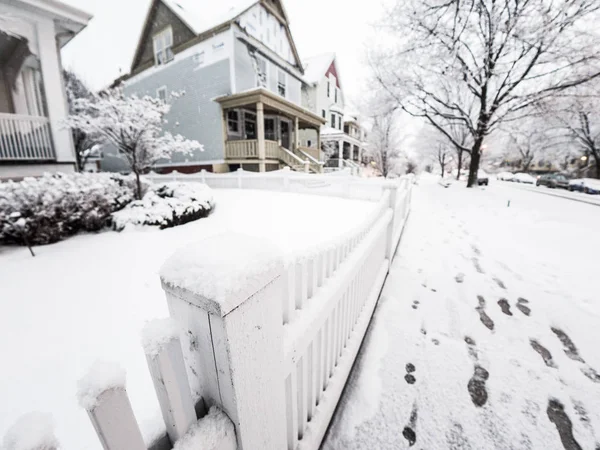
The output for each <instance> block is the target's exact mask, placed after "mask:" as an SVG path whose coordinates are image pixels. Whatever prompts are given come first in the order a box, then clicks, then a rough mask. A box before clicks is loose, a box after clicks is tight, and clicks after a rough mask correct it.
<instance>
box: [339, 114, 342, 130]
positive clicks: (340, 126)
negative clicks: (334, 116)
mask: <svg viewBox="0 0 600 450" xmlns="http://www.w3.org/2000/svg"><path fill="white" fill-rule="evenodd" d="M338 128H339V129H340V130H341V129H342V116H338Z"/></svg>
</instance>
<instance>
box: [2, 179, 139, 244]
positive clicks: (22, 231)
mask: <svg viewBox="0 0 600 450" xmlns="http://www.w3.org/2000/svg"><path fill="white" fill-rule="evenodd" d="M133 188H134V180H133V178H131V177H124V176H121V175H117V174H108V173H96V174H93V173H73V174H54V175H50V174H46V175H44V176H42V177H39V178H25V179H24V180H23V181H19V182H13V181H9V182H7V183H0V244H2V243H5V244H21V245H23V244H27V243H29V245H43V244H50V243H53V242H57V241H60V240H61V239H64V238H65V237H67V236H71V235H73V234H75V233H77V232H79V231H88V232H89V231H98V230H100V229H102V228H103V227H105V226H106V225H107V224H109V223H110V215H111V214H112V213H113V212H115V211H118V210H119V209H121V208H123V207H125V205H127V204H128V203H129V202H131V201H132V200H133V192H134V191H133Z"/></svg>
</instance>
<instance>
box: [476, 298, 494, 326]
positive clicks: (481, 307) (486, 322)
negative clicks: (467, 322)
mask: <svg viewBox="0 0 600 450" xmlns="http://www.w3.org/2000/svg"><path fill="white" fill-rule="evenodd" d="M477 300H478V301H479V306H477V307H476V308H475V310H476V311H477V312H478V313H479V319H480V320H481V323H483V324H484V325H485V326H486V327H487V328H488V329H489V330H490V331H494V321H493V320H492V319H491V318H490V316H488V315H487V313H486V312H485V298H483V296H482V295H478V296H477Z"/></svg>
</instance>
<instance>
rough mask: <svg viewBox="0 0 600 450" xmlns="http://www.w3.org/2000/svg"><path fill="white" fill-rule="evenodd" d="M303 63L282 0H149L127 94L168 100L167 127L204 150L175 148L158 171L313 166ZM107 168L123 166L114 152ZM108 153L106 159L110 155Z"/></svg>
mask: <svg viewBox="0 0 600 450" xmlns="http://www.w3.org/2000/svg"><path fill="white" fill-rule="evenodd" d="M303 77H304V69H303V66H302V62H301V60H300V57H299V55H298V52H297V50H296V46H295V44H294V40H293V38H292V35H291V32H290V28H289V20H288V16H287V13H286V11H285V9H284V6H283V3H282V2H281V1H280V0H220V1H218V2H214V1H212V0H153V1H152V2H151V4H150V7H149V9H148V12H147V15H146V20H145V24H144V26H143V29H142V32H141V35H140V37H139V41H138V44H137V49H136V52H135V56H134V58H133V62H132V65H131V73H130V75H129V76H127V77H126V79H125V80H124V84H123V85H124V90H125V93H126V94H136V95H151V96H155V97H159V98H161V99H163V100H164V101H166V102H170V101H172V99H171V93H172V92H175V91H183V92H184V95H183V96H181V97H179V98H178V99H177V100H176V101H173V106H172V108H171V111H170V113H169V115H168V124H167V125H166V128H167V129H168V130H169V131H172V132H176V133H179V134H181V135H183V136H185V137H187V138H189V139H195V140H197V141H198V142H200V143H201V144H203V146H204V151H203V152H196V153H194V154H192V155H183V154H174V155H173V156H172V157H171V158H170V159H169V160H164V161H161V162H160V163H159V164H157V165H156V167H155V170H156V171H159V172H171V171H173V170H177V171H179V172H183V173H191V172H197V171H199V170H202V169H204V170H207V171H212V172H227V171H233V170H236V169H238V168H243V169H245V170H250V171H260V172H264V171H272V170H277V169H280V168H282V167H286V166H288V167H291V168H292V169H295V170H304V171H306V170H310V171H312V172H318V171H320V170H321V169H322V164H321V163H320V144H319V145H316V146H314V147H305V146H302V145H301V142H300V136H301V133H302V132H305V131H307V130H311V131H312V133H313V136H315V137H314V139H315V140H316V141H318V140H319V139H320V130H321V126H322V125H323V124H324V123H325V119H323V118H322V117H321V116H320V115H318V114H316V113H314V112H313V111H310V110H308V109H307V108H305V107H303V106H302V85H303ZM110 152H111V150H107V151H105V157H104V159H103V162H102V167H103V169H104V170H125V167H124V163H123V161H122V160H120V158H119V157H118V154H116V153H117V151H116V149H114V150H112V152H113V155H112V157H111V155H110ZM107 153H108V155H107Z"/></svg>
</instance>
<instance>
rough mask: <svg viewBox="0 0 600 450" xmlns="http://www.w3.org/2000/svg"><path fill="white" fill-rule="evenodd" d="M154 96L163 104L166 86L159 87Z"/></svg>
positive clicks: (165, 99)
mask: <svg viewBox="0 0 600 450" xmlns="http://www.w3.org/2000/svg"><path fill="white" fill-rule="evenodd" d="M156 96H157V97H158V98H159V100H162V101H163V102H165V103H166V102H167V87H166V86H161V87H159V88H158V89H157V90H156Z"/></svg>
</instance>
